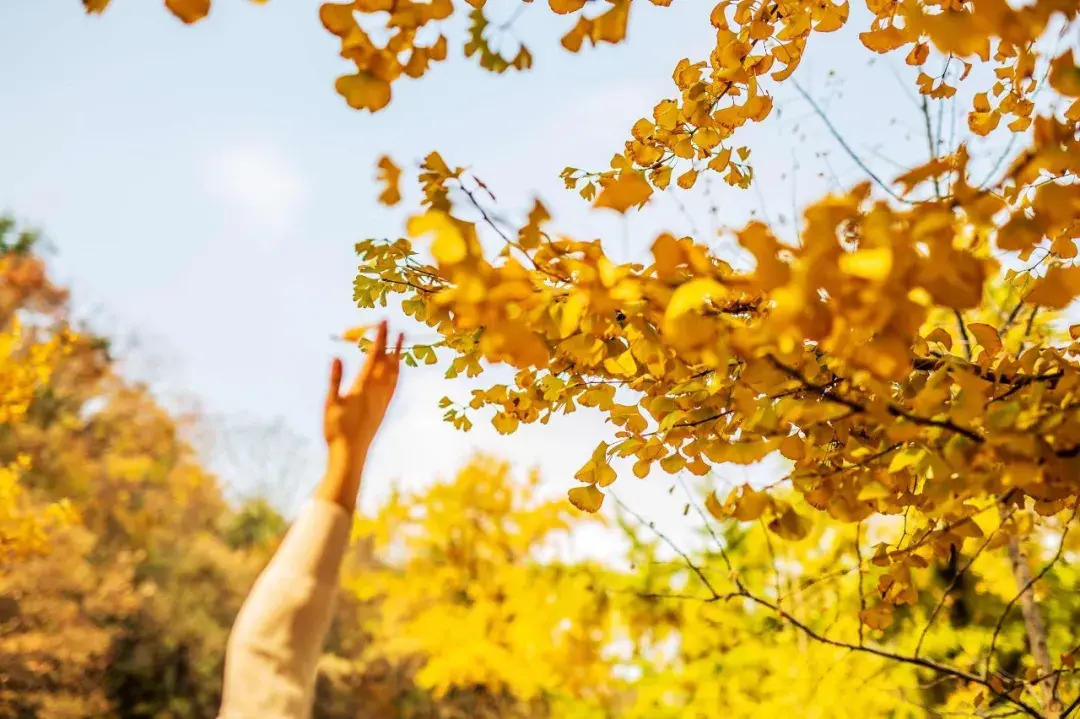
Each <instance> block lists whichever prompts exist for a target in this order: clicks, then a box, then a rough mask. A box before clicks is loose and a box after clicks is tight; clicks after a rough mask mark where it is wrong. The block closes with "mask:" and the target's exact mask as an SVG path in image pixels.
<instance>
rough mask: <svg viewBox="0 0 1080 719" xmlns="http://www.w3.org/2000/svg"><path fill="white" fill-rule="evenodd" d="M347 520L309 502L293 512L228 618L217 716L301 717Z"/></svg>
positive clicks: (309, 697)
mask: <svg viewBox="0 0 1080 719" xmlns="http://www.w3.org/2000/svg"><path fill="white" fill-rule="evenodd" d="M349 526H350V517H349V515H348V514H347V513H346V512H345V510H344V509H342V508H341V507H339V506H338V505H336V504H333V503H331V502H326V501H323V500H318V499H314V500H311V501H310V502H308V504H306V505H305V506H304V508H303V509H302V510H301V511H300V514H299V515H298V516H297V518H296V521H295V522H294V523H293V526H292V528H291V529H290V530H289V532H288V534H286V536H285V539H284V540H283V541H282V543H281V546H280V547H279V548H278V551H277V553H276V554H275V555H274V557H273V559H271V560H270V563H269V564H268V565H267V567H266V569H265V570H263V573H262V574H261V575H260V576H259V579H258V580H257V581H256V582H255V586H254V587H252V590H251V593H250V594H249V595H248V597H247V599H246V600H245V601H244V605H243V606H242V607H241V608H240V613H239V614H238V615H237V617H236V622H235V624H234V625H233V629H232V633H231V634H230V635H229V643H228V647H227V649H226V652H225V682H224V686H223V688H222V701H221V712H220V714H219V715H218V716H219V717H220V719H254V718H255V717H258V718H259V719H306V718H307V717H309V716H310V715H311V705H312V702H313V701H314V690H315V678H316V673H317V668H318V662H319V656H320V655H321V654H322V650H323V645H324V642H325V639H326V634H327V632H328V631H329V629H330V622H331V619H332V617H333V609H334V600H335V598H336V596H337V589H338V572H339V570H340V567H341V560H342V558H343V557H344V554H345V549H346V546H347V545H348V542H349Z"/></svg>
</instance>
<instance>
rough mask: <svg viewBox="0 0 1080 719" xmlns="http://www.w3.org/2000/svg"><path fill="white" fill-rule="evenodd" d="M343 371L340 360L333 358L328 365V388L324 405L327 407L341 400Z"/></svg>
mask: <svg viewBox="0 0 1080 719" xmlns="http://www.w3.org/2000/svg"><path fill="white" fill-rule="evenodd" d="M344 371H345V369H344V367H343V366H342V364H341V358H340V357H335V358H334V361H333V362H332V363H331V364H330V387H329V389H328V390H327V392H326V405H327V406H328V407H329V406H330V405H332V404H334V403H335V402H337V401H338V400H339V399H341V376H342V374H343V373H344Z"/></svg>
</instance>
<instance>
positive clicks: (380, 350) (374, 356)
mask: <svg viewBox="0 0 1080 719" xmlns="http://www.w3.org/2000/svg"><path fill="white" fill-rule="evenodd" d="M387 329H388V328H387V324H386V320H383V321H382V322H380V323H379V331H378V333H377V334H376V335H375V342H373V343H372V345H371V348H370V349H369V350H368V356H367V359H366V360H364V367H363V369H361V370H360V372H359V374H357V375H356V379H355V380H353V384H352V388H351V389H350V390H349V391H350V392H352V393H356V392H359V391H360V390H361V388H362V387H363V386H364V384H365V383H367V382H368V381H369V380H370V379H371V377H373V376H374V375H375V374H377V370H378V368H379V366H380V365H381V364H382V360H383V358H384V357H385V356H386V334H387Z"/></svg>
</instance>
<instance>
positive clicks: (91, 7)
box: [82, 0, 267, 25]
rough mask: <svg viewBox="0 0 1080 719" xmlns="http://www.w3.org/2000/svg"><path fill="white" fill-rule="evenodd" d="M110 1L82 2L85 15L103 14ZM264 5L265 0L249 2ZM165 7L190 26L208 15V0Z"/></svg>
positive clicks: (173, 1) (174, 0)
mask: <svg viewBox="0 0 1080 719" xmlns="http://www.w3.org/2000/svg"><path fill="white" fill-rule="evenodd" d="M110 2H112V0H82V4H83V7H84V8H86V12H87V13H91V14H92V13H103V12H105V9H106V8H108V7H109V3H110ZM251 2H256V3H260V4H261V3H265V2H267V0H251ZM165 7H166V8H168V9H169V12H171V13H172V14H173V15H175V16H176V17H178V18H179V19H180V20H182V21H183V22H185V23H187V24H188V25H191V24H192V23H195V22H198V21H199V20H202V19H203V18H204V17H206V16H207V15H209V14H210V0H165Z"/></svg>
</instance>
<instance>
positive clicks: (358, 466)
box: [319, 320, 404, 510]
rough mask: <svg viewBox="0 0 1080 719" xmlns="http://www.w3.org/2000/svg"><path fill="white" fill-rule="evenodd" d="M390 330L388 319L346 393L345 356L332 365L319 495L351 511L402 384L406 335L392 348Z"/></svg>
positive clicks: (380, 326)
mask: <svg viewBox="0 0 1080 719" xmlns="http://www.w3.org/2000/svg"><path fill="white" fill-rule="evenodd" d="M387 334H388V328H387V324H386V321H385V320H384V321H383V322H381V323H379V330H378V334H377V335H376V337H375V342H374V343H373V344H372V346H371V350H370V352H369V353H368V356H367V360H366V361H365V362H364V367H363V368H362V369H361V370H360V374H358V375H357V376H356V380H355V381H353V383H352V386H350V387H349V389H348V390H347V391H346V392H344V393H342V391H341V379H342V374H343V371H344V370H343V367H342V364H341V360H340V359H335V360H334V363H333V365H332V366H331V368H330V388H329V390H328V392H327V395H326V410H325V413H324V416H323V435H324V437H325V438H326V446H327V447H328V449H329V465H328V468H327V477H326V479H324V482H323V485H324V487H323V488H321V489H320V491H319V495H320V496H324V497H325V498H328V499H333V500H334V501H336V502H338V503H339V504H341V505H342V506H343V507H345V508H346V509H350V510H351V509H352V508H353V507H354V506H355V501H356V491H357V490H358V489H359V481H360V472H361V470H362V469H363V463H364V460H365V458H366V457H367V452H368V448H369V447H370V446H371V442H372V440H373V439H374V438H375V433H376V432H377V431H378V429H379V426H380V425H381V424H382V421H383V418H384V417H385V416H386V410H387V408H388V407H389V406H390V400H391V398H393V396H394V389H395V388H396V387H397V379H398V369H399V367H400V365H401V344H402V341H403V340H404V336H403V335H401V334H399V335H398V337H397V342H396V344H395V346H394V350H393V351H391V352H387V349H386V347H387V342H386V339H387ZM328 487H329V488H328ZM350 495H351V498H350Z"/></svg>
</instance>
